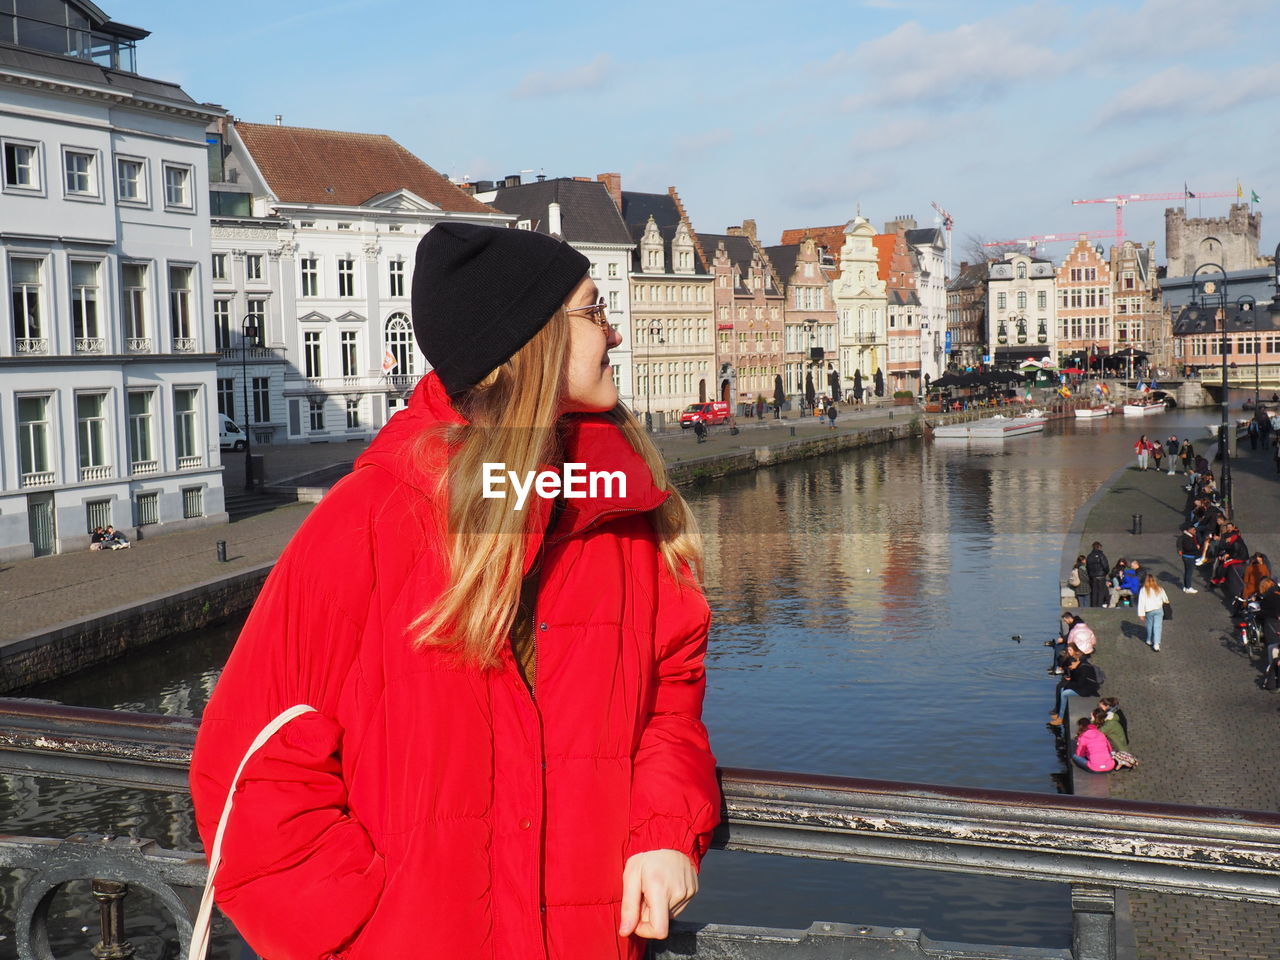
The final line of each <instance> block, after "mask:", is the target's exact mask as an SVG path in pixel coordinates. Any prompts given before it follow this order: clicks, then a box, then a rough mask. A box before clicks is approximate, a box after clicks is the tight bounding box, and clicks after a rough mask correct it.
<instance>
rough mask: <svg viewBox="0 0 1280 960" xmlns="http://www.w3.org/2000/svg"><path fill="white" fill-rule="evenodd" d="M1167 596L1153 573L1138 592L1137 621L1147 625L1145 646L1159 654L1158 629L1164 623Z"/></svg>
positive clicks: (1149, 574)
mask: <svg viewBox="0 0 1280 960" xmlns="http://www.w3.org/2000/svg"><path fill="white" fill-rule="evenodd" d="M1168 602H1169V595H1168V594H1167V593H1165V592H1164V587H1162V586H1160V584H1159V583H1158V582H1157V581H1156V577H1155V574H1154V573H1148V574H1147V578H1146V580H1144V581H1143V583H1142V589H1141V590H1139V591H1138V620H1140V621H1141V622H1143V623H1145V624H1146V625H1147V646H1149V647H1150V648H1151V649H1152V650H1154V651H1155V652H1156V653H1159V652H1160V628H1161V626H1162V625H1163V623H1164V605H1165V604H1166V603H1168Z"/></svg>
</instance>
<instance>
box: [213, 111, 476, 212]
mask: <svg viewBox="0 0 1280 960" xmlns="http://www.w3.org/2000/svg"><path fill="white" fill-rule="evenodd" d="M235 130H236V133H237V134H239V136H240V139H241V140H243V141H244V145H245V147H246V148H247V149H248V151H249V153H250V155H251V156H252V157H253V162H254V163H256V164H257V165H258V169H259V170H260V171H262V175H263V176H264V177H265V178H266V180H267V184H268V186H270V187H271V192H272V193H274V194H275V195H276V197H278V198H279V199H280V201H281V202H282V203H322V204H326V205H330V204H331V205H334V206H340V207H358V206H360V205H362V204H365V203H368V202H369V201H370V200H372V199H373V198H374V197H378V196H381V195H383V194H386V193H394V192H395V191H397V190H408V191H410V192H411V193H413V194H414V195H416V196H419V197H421V198H422V199H423V200H426V201H427V202H428V203H432V204H435V205H436V206H437V207H439V208H440V209H442V210H449V211H453V212H456V213H490V214H491V213H493V209H492V208H491V207H487V206H485V205H484V204H483V203H481V202H480V201H479V200H477V199H475V198H474V197H472V196H469V195H467V194H466V193H464V192H463V191H462V190H460V189H458V188H457V187H455V186H454V185H453V184H452V183H450V182H449V181H448V179H446V178H445V177H444V176H443V175H441V174H439V173H437V172H436V171H435V170H433V169H432V168H431V167H429V166H428V165H427V164H425V163H423V162H422V161H421V160H420V159H418V158H417V157H416V156H414V155H413V154H412V153H410V152H409V151H408V150H406V149H405V148H404V147H402V146H400V144H398V143H396V142H395V141H394V140H392V139H391V138H390V137H388V136H385V135H384V134H377V133H346V132H344V131H341V130H315V129H312V128H310V127H278V126H275V125H274V124H266V123H244V122H242V121H237V122H236V124H235Z"/></svg>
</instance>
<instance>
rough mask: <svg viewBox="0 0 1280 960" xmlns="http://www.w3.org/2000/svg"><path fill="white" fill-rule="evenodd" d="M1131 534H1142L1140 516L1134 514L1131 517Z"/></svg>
mask: <svg viewBox="0 0 1280 960" xmlns="http://www.w3.org/2000/svg"><path fill="white" fill-rule="evenodd" d="M1133 532H1134V533H1135V534H1139V533H1141V532H1142V514H1140V513H1135V514H1134V515H1133Z"/></svg>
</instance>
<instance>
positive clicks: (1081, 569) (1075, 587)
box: [1067, 553, 1089, 607]
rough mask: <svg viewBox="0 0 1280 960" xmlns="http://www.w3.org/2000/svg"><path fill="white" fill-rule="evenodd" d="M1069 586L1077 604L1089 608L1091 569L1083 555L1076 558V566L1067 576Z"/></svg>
mask: <svg viewBox="0 0 1280 960" xmlns="http://www.w3.org/2000/svg"><path fill="white" fill-rule="evenodd" d="M1067 585H1068V586H1069V587H1071V589H1072V591H1073V592H1074V593H1075V595H1076V604H1077V605H1078V606H1081V607H1087V606H1088V605H1089V568H1088V566H1087V565H1086V563H1085V556H1084V554H1083V553H1082V554H1080V555H1079V556H1078V557H1076V563H1075V566H1073V567H1072V568H1071V573H1069V574H1068V575H1067Z"/></svg>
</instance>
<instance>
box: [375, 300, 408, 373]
mask: <svg viewBox="0 0 1280 960" xmlns="http://www.w3.org/2000/svg"><path fill="white" fill-rule="evenodd" d="M386 343H387V351H388V352H389V353H390V354H391V355H392V356H393V357H394V358H395V366H393V367H392V368H391V369H390V370H389V371H388V372H389V373H391V374H393V375H396V376H400V375H412V374H413V367H414V359H413V358H414V353H413V326H412V325H411V324H410V323H409V318H408V317H406V316H405V315H404V314H403V313H393V314H392V315H391V316H389V317H387V326H386ZM383 369H386V368H385V367H384V368H383Z"/></svg>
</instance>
